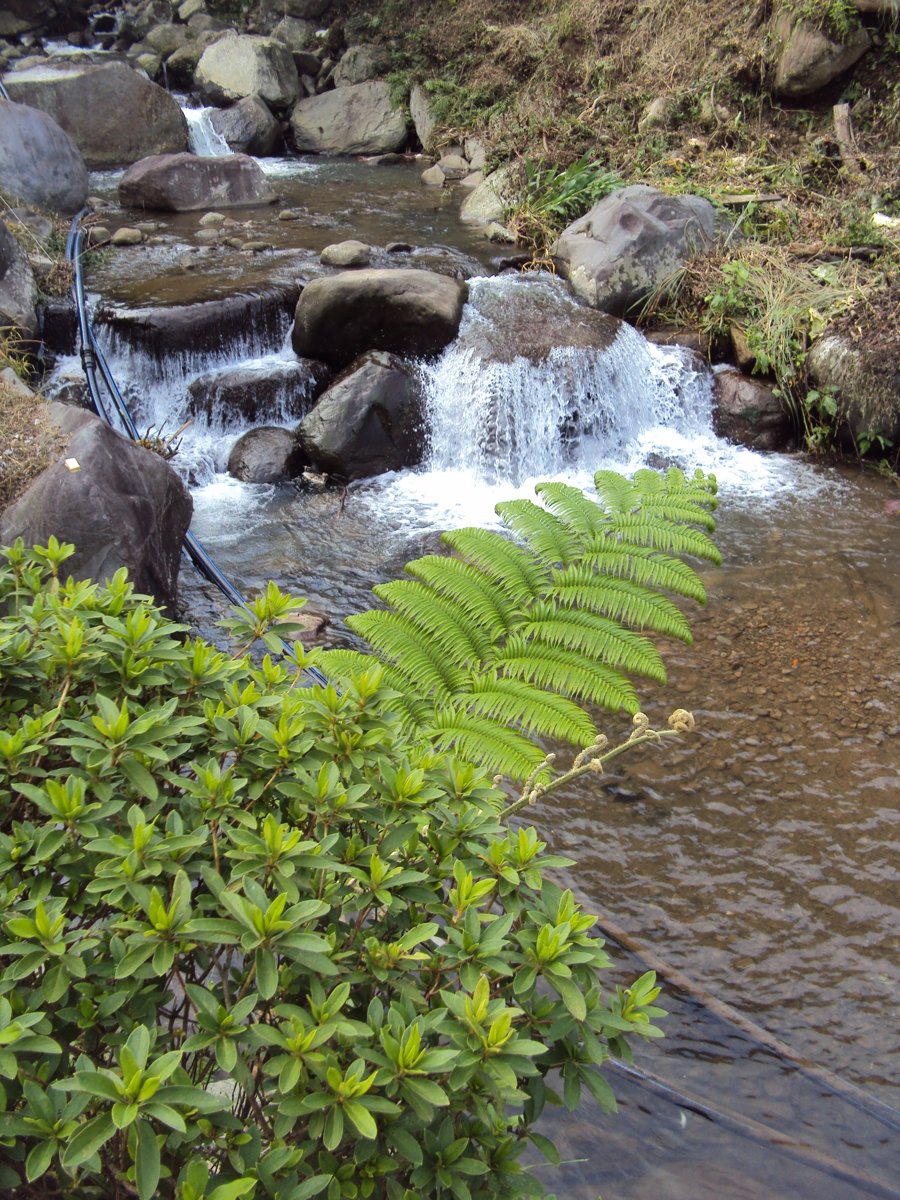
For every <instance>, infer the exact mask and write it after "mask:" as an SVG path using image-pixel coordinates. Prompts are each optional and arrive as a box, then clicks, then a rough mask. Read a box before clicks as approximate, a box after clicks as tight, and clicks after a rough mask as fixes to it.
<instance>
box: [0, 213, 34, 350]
mask: <svg viewBox="0 0 900 1200" xmlns="http://www.w3.org/2000/svg"><path fill="white" fill-rule="evenodd" d="M37 301H38V289H37V284H36V283H35V280H34V273H33V271H32V269H31V266H30V264H29V262H28V255H27V254H26V253H25V251H24V250H23V249H22V247H21V246H20V245H19V243H18V242H17V241H16V239H15V238H14V237H13V235H12V234H11V233H10V231H9V229H8V228H7V226H6V224H5V223H4V222H3V221H0V326H3V325H6V326H11V327H12V329H13V330H15V331H17V332H18V333H19V334H20V335H21V336H22V337H23V338H24V339H25V340H26V341H34V340H35V339H36V338H37V336H38V318H37V311H36V305H37ZM31 349H37V347H36V346H34V347H31Z"/></svg>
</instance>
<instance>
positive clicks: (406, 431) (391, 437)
mask: <svg viewBox="0 0 900 1200" xmlns="http://www.w3.org/2000/svg"><path fill="white" fill-rule="evenodd" d="M297 442H298V444H299V447H300V450H301V453H302V455H303V456H304V457H305V458H306V459H307V460H308V461H309V462H311V463H312V465H313V466H314V467H315V468H316V469H317V470H320V471H326V472H328V474H330V475H337V476H339V477H340V478H342V479H364V478H366V477H368V476H370V475H381V474H382V473H383V472H385V471H398V470H401V469H402V468H404V467H411V466H415V464H416V463H418V462H419V461H420V459H421V457H422V447H423V432H422V407H421V397H420V394H419V389H418V385H417V383H416V379H415V374H414V372H413V369H412V368H411V367H410V366H409V365H407V364H406V363H404V362H403V360H402V359H400V358H398V357H397V356H396V355H393V354H385V353H383V352H380V351H373V352H371V353H369V354H366V355H364V356H363V357H362V358H360V359H358V360H357V361H356V362H355V363H353V365H352V366H351V367H350V368H349V369H348V370H347V371H346V372H345V373H344V374H343V375H342V376H341V378H340V379H338V380H337V381H336V382H335V383H333V384H332V385H331V387H330V388H328V390H327V391H326V392H325V393H324V394H323V395H322V396H321V398H320V399H319V402H318V404H317V405H316V406H315V408H314V409H313V410H312V412H311V413H309V415H308V416H306V417H304V418H303V420H302V421H301V422H300V425H299V426H298V428H297Z"/></svg>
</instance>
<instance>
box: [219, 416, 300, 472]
mask: <svg viewBox="0 0 900 1200" xmlns="http://www.w3.org/2000/svg"><path fill="white" fill-rule="evenodd" d="M300 470H301V460H300V459H299V457H298V454H297V445H296V442H295V441H294V435H293V433H292V432H291V431H290V429H281V428H279V427H278V426H275V425H262V426H260V428H259V429H249V430H248V431H247V432H246V433H245V434H242V435H241V437H239V438H238V440H237V441H236V442H235V444H234V445H233V446H232V448H231V453H230V454H229V456H228V474H229V475H233V476H234V478H235V479H241V480H243V481H244V483H280V482H281V481H282V480H283V479H289V478H291V477H292V476H294V475H298V474H299V473H300Z"/></svg>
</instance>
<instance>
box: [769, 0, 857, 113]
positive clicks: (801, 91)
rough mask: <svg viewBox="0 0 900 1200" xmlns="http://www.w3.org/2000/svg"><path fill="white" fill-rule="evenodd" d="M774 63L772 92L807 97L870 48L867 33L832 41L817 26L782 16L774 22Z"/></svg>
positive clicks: (834, 77)
mask: <svg viewBox="0 0 900 1200" xmlns="http://www.w3.org/2000/svg"><path fill="white" fill-rule="evenodd" d="M774 43H775V45H776V46H777V47H778V50H777V58H776V60H775V77H774V81H773V85H772V88H773V91H774V92H775V94H776V95H777V96H784V97H785V98H787V99H792V98H794V97H797V96H810V95H812V94H813V93H814V92H818V91H821V89H822V88H824V87H827V86H828V84H829V83H831V82H832V81H833V80H835V79H837V77H838V76H839V75H842V74H843V73H844V71H846V70H847V69H848V68H849V67H852V66H853V64H854V63H855V62H857V61H858V60H859V59H860V58H862V56H863V55H864V54H865V52H866V51H867V50H868V49H869V47H870V46H871V44H872V40H871V38H870V37H869V34H868V32H867V31H866V30H865V29H863V28H862V26H860V27H859V28H858V29H852V30H850V32H849V33H848V34H847V36H846V37H845V38H844V39H842V40H841V41H834V40H833V39H832V38H830V37H829V36H828V34H826V33H825V31H824V30H823V29H822V28H820V27H819V26H818V25H816V24H813V23H812V22H810V21H804V20H802V19H796V18H795V16H794V15H793V14H792V13H790V12H785V13H783V14H782V15H781V16H780V17H779V18H778V20H777V21H776V22H775V30H774Z"/></svg>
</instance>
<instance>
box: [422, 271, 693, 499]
mask: <svg viewBox="0 0 900 1200" xmlns="http://www.w3.org/2000/svg"><path fill="white" fill-rule="evenodd" d="M573 334H576V335H577V336H575V337H574V339H573ZM554 340H557V341H558V342H559V344H556V345H555V344H554ZM567 340H575V341H576V343H577V344H576V345H567V344H566V341H567ZM592 340H593V342H594V343H595V344H594V345H591V344H587V343H589V342H590V341H592ZM420 376H421V379H422V382H423V386H424V392H425V408H426V413H427V423H428V426H429V431H430V457H429V466H430V467H431V469H432V470H437V471H445V470H452V469H456V468H465V469H467V470H468V471H469V472H471V474H472V475H474V477H475V478H476V479H479V480H481V481H483V482H485V483H495V482H500V481H508V482H509V483H512V484H513V485H516V486H517V485H519V484H520V483H522V482H523V481H524V480H525V479H529V478H534V477H535V476H541V477H544V478H545V477H547V476H553V475H559V474H561V473H566V472H572V471H576V472H577V471H582V470H585V469H595V468H596V466H597V465H598V464H599V463H601V462H610V461H621V460H622V459H623V457H629V454H630V451H631V450H632V449H634V448H636V447H637V445H638V444H639V443H641V442H644V443H646V441H647V439H648V438H651V439H652V437H653V435H654V434H655V433H656V432H657V431H659V432H660V433H661V432H662V431H663V430H665V431H667V432H668V434H671V433H673V432H674V433H675V434H676V435H680V436H681V437H683V438H686V439H694V438H697V437H703V436H706V435H709V434H711V431H712V426H711V415H712V376H711V374H710V372H709V370H708V368H707V367H706V364H705V363H703V362H702V361H700V360H699V359H698V358H697V357H696V356H694V355H691V354H690V353H688V352H685V351H683V350H681V349H679V348H672V347H658V346H654V345H651V344H650V343H649V342H647V340H646V339H645V338H644V337H642V336H641V334H639V333H638V332H637V331H636V330H634V329H632V328H631V326H629V325H627V324H625V323H624V322H616V321H613V320H612V319H611V318H606V317H603V316H601V315H600V314H595V313H589V312H586V310H585V309H584V308H583V306H581V305H579V304H578V303H577V302H576V301H575V300H574V299H573V298H572V297H571V296H570V295H569V293H568V291H567V289H566V287H565V285H564V284H562V283H561V282H560V281H559V280H557V279H555V278H549V277H543V278H541V279H537V280H533V281H530V282H526V283H523V281H521V280H520V279H518V278H516V277H512V276H499V277H496V278H491V279H476V280H472V281H470V291H469V301H468V304H467V305H466V308H465V311H464V314H463V321H462V325H461V328H460V335H459V338H458V339H457V341H456V342H454V343H453V344H452V345H451V346H449V347H448V348H447V349H446V350H445V352H444V353H443V355H442V356H441V357H440V358H439V359H438V360H437V361H436V362H434V363H429V364H423V365H422V366H421V367H420Z"/></svg>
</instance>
